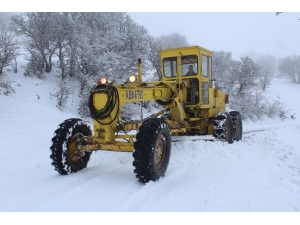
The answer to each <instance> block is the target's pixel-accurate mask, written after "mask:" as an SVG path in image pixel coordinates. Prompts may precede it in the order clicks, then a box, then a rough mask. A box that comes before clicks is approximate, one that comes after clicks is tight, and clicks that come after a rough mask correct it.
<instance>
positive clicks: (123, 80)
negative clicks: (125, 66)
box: [122, 76, 128, 84]
mask: <svg viewBox="0 0 300 225" xmlns="http://www.w3.org/2000/svg"><path fill="white" fill-rule="evenodd" d="M127 81H128V77H127V76H123V77H122V82H123V83H124V84H126V83H127Z"/></svg>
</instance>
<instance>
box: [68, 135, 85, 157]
mask: <svg viewBox="0 0 300 225" xmlns="http://www.w3.org/2000/svg"><path fill="white" fill-rule="evenodd" d="M82 138H83V134H81V133H77V134H75V135H74V136H73V137H72V139H71V141H70V144H69V151H68V155H69V158H70V159H71V160H72V161H73V162H79V161H81V159H82V157H83V156H84V152H83V151H81V150H80V149H79V145H80V143H81V140H82Z"/></svg>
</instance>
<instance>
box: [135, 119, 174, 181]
mask: <svg viewBox="0 0 300 225" xmlns="http://www.w3.org/2000/svg"><path fill="white" fill-rule="evenodd" d="M134 149H135V150H134V152H133V158H134V161H133V166H134V167H135V169H134V173H135V174H136V177H137V178H138V179H139V180H140V181H141V182H144V183H146V182H148V181H150V180H152V181H156V180H158V179H159V178H160V177H162V176H164V175H165V173H166V170H167V167H168V164H169V159H170V154H171V136H170V128H169V125H168V124H167V123H166V122H165V121H164V120H163V119H161V118H151V119H148V120H146V121H144V122H143V124H142V125H141V127H140V128H139V132H138V134H137V135H136V142H135V143H134Z"/></svg>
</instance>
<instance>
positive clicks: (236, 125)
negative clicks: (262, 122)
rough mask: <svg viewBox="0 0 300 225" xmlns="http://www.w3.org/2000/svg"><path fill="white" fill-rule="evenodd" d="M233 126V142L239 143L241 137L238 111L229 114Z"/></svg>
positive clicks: (241, 125)
mask: <svg viewBox="0 0 300 225" xmlns="http://www.w3.org/2000/svg"><path fill="white" fill-rule="evenodd" d="M229 114H230V116H231V119H232V124H233V140H235V141H239V140H242V137H243V124H242V116H241V114H240V113H239V112H238V111H231V112H229Z"/></svg>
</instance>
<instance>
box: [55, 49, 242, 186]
mask: <svg viewBox="0 0 300 225" xmlns="http://www.w3.org/2000/svg"><path fill="white" fill-rule="evenodd" d="M159 53H160V62H161V69H162V79H161V80H160V81H152V82H143V80H142V63H141V60H140V59H138V74H137V75H132V76H130V77H129V78H128V79H124V82H123V83H122V84H113V83H112V81H111V80H110V79H109V78H101V80H100V82H99V83H98V84H97V85H96V86H95V87H94V88H93V89H92V90H91V94H90V97H89V109H90V114H91V117H92V118H93V125H94V129H93V133H92V131H91V129H90V127H89V125H88V122H86V121H83V120H81V119H78V118H72V119H68V120H65V121H64V122H63V123H61V124H60V125H59V128H58V129H57V130H56V131H55V135H54V137H53V138H52V146H51V147H50V149H51V155H50V158H51V159H52V165H53V166H54V168H55V170H57V171H58V173H60V174H64V175H65V174H70V173H75V172H77V171H79V170H82V169H84V168H85V167H86V166H87V163H88V161H89V159H90V155H91V153H92V152H93V151H98V150H108V151H118V152H133V166H134V168H135V169H134V173H135V175H136V177H137V178H138V179H139V180H140V181H141V182H145V183H146V182H148V181H150V180H152V181H156V180H158V179H159V178H160V177H162V176H164V175H165V173H166V170H167V167H168V164H169V159H170V153H171V138H172V137H174V136H182V138H183V139H184V138H185V137H187V136H195V137H196V136H201V135H211V136H213V137H214V138H215V139H219V140H223V141H226V142H228V143H233V142H234V141H239V140H241V139H242V120H241V115H240V113H239V112H238V111H231V112H226V103H228V95H226V94H224V93H223V92H222V91H220V90H219V89H218V88H216V87H215V79H214V77H213V74H212V52H211V51H209V50H207V49H205V48H202V47H200V46H190V47H183V48H174V49H167V50H161V51H159ZM144 101H156V102H157V103H158V104H159V105H161V106H162V107H161V108H162V110H161V111H159V112H157V113H155V114H153V115H151V116H150V117H147V118H145V119H143V120H139V121H124V120H123V119H122V115H121V111H122V107H123V106H124V104H125V103H128V102H144ZM133 131H135V132H133Z"/></svg>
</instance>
